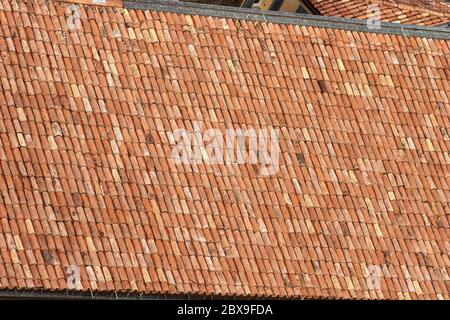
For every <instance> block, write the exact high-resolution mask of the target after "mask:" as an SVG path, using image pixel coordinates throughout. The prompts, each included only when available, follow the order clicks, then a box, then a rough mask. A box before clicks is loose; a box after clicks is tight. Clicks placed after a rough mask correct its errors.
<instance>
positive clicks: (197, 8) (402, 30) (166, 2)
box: [124, 0, 450, 40]
mask: <svg viewBox="0 0 450 320" xmlns="http://www.w3.org/2000/svg"><path fill="white" fill-rule="evenodd" d="M124 8H125V9H137V10H152V11H165V12H173V13H179V14H190V15H201V16H212V17H219V18H227V19H238V20H239V19H241V20H254V21H261V22H272V23H279V24H292V25H302V26H312V27H321V28H332V29H342V30H347V31H359V32H369V33H377V34H394V35H401V36H414V37H423V38H436V39H445V40H450V30H448V29H445V28H442V27H441V28H438V27H424V26H416V25H406V24H398V23H390V22H381V23H380V28H377V29H373V28H369V26H368V25H367V22H366V20H360V19H348V18H338V17H330V16H317V15H305V14H299V13H290V12H280V11H258V10H254V9H247V8H235V7H225V6H218V5H212V4H201V3H192V2H179V1H174V0H125V1H124Z"/></svg>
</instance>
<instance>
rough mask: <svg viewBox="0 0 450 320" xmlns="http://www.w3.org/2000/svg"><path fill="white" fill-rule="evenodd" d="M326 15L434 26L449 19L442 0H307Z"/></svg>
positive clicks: (447, 7)
mask: <svg viewBox="0 0 450 320" xmlns="http://www.w3.org/2000/svg"><path fill="white" fill-rule="evenodd" d="M310 1H311V4H312V5H313V6H314V7H315V8H316V9H317V10H318V11H319V13H320V14H322V15H325V16H334V17H344V18H356V19H373V18H374V17H375V16H378V11H376V12H373V8H377V9H376V10H378V9H379V14H380V19H381V20H382V21H387V22H396V23H404V24H415V25H419V26H437V25H444V24H446V23H449V22H450V4H449V3H448V1H445V0H352V1H350V0H310Z"/></svg>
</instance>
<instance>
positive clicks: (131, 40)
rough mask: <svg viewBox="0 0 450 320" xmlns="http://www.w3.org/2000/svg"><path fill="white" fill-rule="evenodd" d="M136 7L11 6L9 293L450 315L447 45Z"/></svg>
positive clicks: (1, 172)
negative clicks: (256, 145)
mask: <svg viewBox="0 0 450 320" xmlns="http://www.w3.org/2000/svg"><path fill="white" fill-rule="evenodd" d="M380 1H381V0H380ZM75 2H76V3H75ZM321 2H328V1H321ZM381 2H383V3H387V2H389V3H391V2H395V3H399V2H400V1H393V0H384V1H381ZM74 3H75V4H74ZM421 3H426V2H425V1H421ZM97 4H103V5H106V6H97ZM73 5H75V7H71V9H70V10H75V11H76V12H77V16H76V17H75V18H76V19H75V21H74V20H73V19H72V18H71V12H72V11H70V10H69V11H68V8H69V6H73ZM323 5H324V6H323V8H327V6H326V5H325V4H323ZM436 5H437V4H436ZM121 6H122V3H121V1H116V0H106V1H95V0H89V1H87V0H86V1H85V0H79V1H70V3H66V2H62V1H56V0H51V1H47V0H27V1H26V0H0V18H1V19H2V20H5V21H7V22H8V23H4V24H2V31H1V32H0V50H1V52H0V83H1V86H0V108H1V112H0V291H1V290H2V289H14V290H16V289H21V290H30V289H43V290H66V289H69V290H76V291H77V290H81V291H88V290H91V291H95V292H109V291H114V292H134V293H146V294H160V293H167V294H208V295H211V294H213V295H249V296H264V297H312V298H361V299H383V298H391V299H409V298H416V299H430V298H431V299H450V296H449V284H450V278H449V274H450V260H449V258H448V257H449V255H448V253H449V248H450V240H449V237H450V233H449V216H450V208H449V205H448V199H449V198H450V189H449V186H450V176H449V174H448V172H449V165H450V155H449V152H448V150H449V149H450V138H449V132H450V119H449V112H450V83H449V76H450V69H449V68H448V66H449V65H450V43H449V41H448V40H445V39H438V38H426V37H414V36H404V35H399V34H392V35H389V34H377V33H366V32H362V31H350V30H341V29H333V28H324V27H320V26H299V25H288V24H276V23H271V22H257V21H250V20H237V19H223V18H218V17H207V16H197V15H189V14H177V13H169V12H162V11H159V12H157V11H140V10H132V9H123V8H121ZM398 6H399V7H400V5H398ZM405 6H406V7H408V5H405ZM347 7H348V4H347ZM406 7H405V8H406ZM420 7H421V8H424V10H432V8H430V9H425V8H426V6H425V5H423V6H422V5H420ZM336 8H340V7H339V6H338V5H337V6H336ZM402 8H403V7H402ZM424 12H425V11H424ZM430 12H431V11H430ZM78 13H79V15H78ZM441 13H442V14H436V22H438V21H437V20H439V19H442V18H443V17H444V16H445V14H446V13H445V12H444V11H443V10H441ZM333 15H337V14H336V13H333ZM429 15H432V13H429ZM77 19H79V21H78V20H77ZM395 19H398V18H395ZM417 19H418V20H420V19H419V18H417ZM428 19H429V20H427V22H425V21H422V20H421V21H422V22H423V24H428V22H430V21H431V20H432V18H428ZM433 19H434V18H433ZM77 21H78V22H80V23H79V24H77V23H78V22H77ZM389 21H391V20H389ZM408 21H409V22H413V21H412V20H411V19H409V20H408ZM433 21H435V20H433ZM418 24H421V23H418ZM198 123H201V125H202V127H203V128H202V130H203V131H206V130H207V129H217V130H219V131H221V132H224V131H225V130H227V129H232V128H234V129H248V128H254V129H257V130H261V129H268V128H275V129H277V130H278V142H279V148H280V154H279V167H278V171H277V172H275V173H274V174H272V175H268V176H265V175H261V174H260V173H261V172H260V169H261V167H260V165H258V164H256V165H255V164H242V163H237V162H236V163H222V164H221V163H219V164H211V163H208V161H207V160H208V159H209V157H210V156H211V154H208V153H207V152H206V151H205V150H203V151H202V152H203V153H202V156H203V158H204V161H202V162H199V163H186V164H177V163H176V162H175V161H174V159H173V157H172V150H173V148H174V146H175V143H176V137H175V136H174V135H175V131H176V130H177V129H186V130H188V131H189V132H193V131H194V129H195V128H196V126H197V125H198ZM249 148H250V147H249ZM263 156H264V155H262V156H261V157H263ZM74 272H75V273H76V274H77V275H78V274H79V278H76V281H74V282H71V281H72V280H73V278H72V277H70V276H71V275H72V274H73V273H74Z"/></svg>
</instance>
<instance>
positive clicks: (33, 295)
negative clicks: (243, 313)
mask: <svg viewBox="0 0 450 320" xmlns="http://www.w3.org/2000/svg"><path fill="white" fill-rule="evenodd" d="M4 299H24V300H25V299H33V300H35V299H44V300H53V299H58V300H219V301H220V300H261V301H263V300H273V299H277V300H344V299H331V298H328V297H289V298H280V297H270V296H267V297H266V296H243V295H203V294H162V293H155V294H149V293H139V292H113V291H108V292H106V291H101V292H97V291H77V290H46V289H28V290H27V289H0V300H4ZM348 300H350V299H348Z"/></svg>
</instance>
